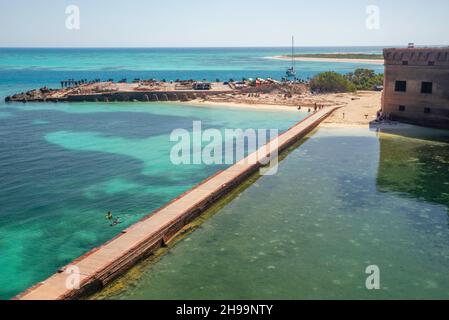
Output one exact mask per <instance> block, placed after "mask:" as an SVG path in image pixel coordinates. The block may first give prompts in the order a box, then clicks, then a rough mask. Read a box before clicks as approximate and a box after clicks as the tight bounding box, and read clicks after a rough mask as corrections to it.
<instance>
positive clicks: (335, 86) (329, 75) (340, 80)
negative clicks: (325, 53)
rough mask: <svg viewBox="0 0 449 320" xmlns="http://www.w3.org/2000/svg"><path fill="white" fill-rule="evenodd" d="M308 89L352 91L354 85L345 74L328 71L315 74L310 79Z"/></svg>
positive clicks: (354, 87) (354, 88)
mask: <svg viewBox="0 0 449 320" xmlns="http://www.w3.org/2000/svg"><path fill="white" fill-rule="evenodd" d="M310 89H311V90H312V91H316V92H323V93H325V92H354V91H356V86H355V85H354V84H353V83H352V82H351V81H349V80H348V78H347V76H345V75H342V74H339V73H337V72H333V71H329V72H323V73H320V74H318V75H316V76H315V77H314V78H313V79H312V80H310Z"/></svg>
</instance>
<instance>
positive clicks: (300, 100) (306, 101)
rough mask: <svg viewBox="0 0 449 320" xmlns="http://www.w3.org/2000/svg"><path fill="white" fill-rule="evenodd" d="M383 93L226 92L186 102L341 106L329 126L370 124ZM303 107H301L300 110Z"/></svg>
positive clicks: (295, 108)
mask: <svg viewBox="0 0 449 320" xmlns="http://www.w3.org/2000/svg"><path fill="white" fill-rule="evenodd" d="M381 96H382V93H381V92H375V91H359V92H356V93H334V94H319V95H312V94H310V93H305V94H301V95H293V96H292V97H291V98H289V99H285V98H283V97H282V95H276V94H265V95H261V96H260V97H251V98H249V97H247V96H246V95H222V96H217V97H210V98H208V99H196V100H192V101H189V102H183V103H186V104H189V105H196V106H212V107H213V106H219V107H232V108H250V109H257V110H275V111H282V112H309V111H310V112H313V110H314V107H315V104H316V105H318V106H325V107H331V106H339V107H340V108H339V109H338V110H336V111H334V113H333V114H332V115H331V116H330V117H329V118H328V119H327V120H325V121H324V122H323V123H322V124H321V125H322V126H327V127H369V124H370V122H372V121H374V120H375V119H376V115H377V112H378V111H379V110H380V109H381ZM299 107H301V109H300V110H299Z"/></svg>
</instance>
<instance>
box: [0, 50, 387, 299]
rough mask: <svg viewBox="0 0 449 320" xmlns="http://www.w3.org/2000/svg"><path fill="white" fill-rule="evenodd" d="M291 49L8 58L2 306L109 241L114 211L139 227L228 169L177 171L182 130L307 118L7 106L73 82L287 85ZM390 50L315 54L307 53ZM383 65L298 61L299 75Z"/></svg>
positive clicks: (0, 225)
mask: <svg viewBox="0 0 449 320" xmlns="http://www.w3.org/2000/svg"><path fill="white" fill-rule="evenodd" d="M289 52H290V49H289V48H234V49H233V48H228V49H223V48H215V49H207V48H206V49H6V48H0V205H1V209H0V252H1V256H0V298H1V299H5V298H10V297H12V296H13V295H14V294H16V293H18V292H20V291H22V290H24V289H26V288H27V287H28V286H30V285H32V284H34V283H35V282H37V281H40V280H42V279H44V278H45V277H46V276H48V275H50V274H52V273H53V272H54V271H55V270H56V269H57V268H58V267H60V266H62V265H64V264H65V263H67V262H69V261H71V260H72V259H73V258H76V257H77V256H79V255H80V254H82V253H84V252H86V251H87V250H89V249H91V248H92V247H93V246H96V245H98V244H101V243H102V242H104V241H106V240H109V239H110V238H111V237H112V236H114V235H116V234H117V232H118V231H117V230H115V229H111V228H109V226H108V225H107V224H105V221H104V212H105V211H107V210H113V211H114V212H115V213H117V214H119V215H120V216H121V217H122V218H123V220H124V221H125V222H124V224H123V225H121V227H125V225H129V224H131V223H132V222H134V221H136V220H137V219H139V218H140V217H142V216H143V215H145V214H147V213H149V212H151V211H152V210H153V209H155V208H157V207H158V206H160V205H162V204H164V203H166V202H167V201H169V200H170V199H172V198H174V197H175V196H177V195H179V194H180V193H181V192H183V191H185V190H186V189H188V188H189V187H191V186H192V185H194V184H195V183H197V182H199V181H201V180H202V179H204V178H206V177H208V176H209V175H211V174H213V173H214V172H215V171H216V170H218V169H220V167H188V168H180V167H177V168H173V167H172V166H170V164H169V163H168V162H167V161H166V159H167V158H166V156H167V153H168V150H169V147H170V145H169V144H168V134H169V133H170V132H171V130H172V129H173V128H179V127H181V128H190V126H191V125H192V121H193V120H203V122H204V124H205V125H206V127H214V128H218V129H221V128H224V127H231V128H248V127H255V128H279V129H286V128H288V127H289V126H290V125H292V124H293V123H295V122H296V121H298V120H299V119H300V118H301V117H303V115H301V114H300V113H297V114H296V115H295V116H293V117H292V115H291V114H288V113H279V114H277V113H270V112H254V111H243V110H234V111H232V110H231V111H229V110H225V109H220V108H214V109H208V108H195V107H180V106H177V105H163V106H161V105H158V104H151V105H148V104H141V103H137V104H124V103H115V104H109V105H105V104H101V103H97V104H95V103H82V104H75V105H72V104H57V105H53V104H31V105H22V104H8V105H7V104H5V103H4V97H6V96H8V95H11V94H14V93H17V92H21V91H26V90H30V89H35V88H40V87H43V86H49V87H59V86H60V81H61V80H63V79H68V78H74V79H88V80H91V79H95V78H101V79H109V78H113V79H115V80H119V79H122V78H128V80H132V79H134V78H158V79H163V78H165V79H167V80H175V79H176V78H182V79H186V78H194V79H203V78H205V79H209V80H215V79H216V78H219V79H222V80H227V79H229V78H234V79H239V78H241V77H247V78H248V77H256V76H259V77H268V76H271V77H274V78H281V77H282V76H284V72H285V69H286V68H287V67H288V66H289V63H290V62H288V61H287V62H286V61H277V60H272V59H267V57H270V56H274V55H279V54H285V53H289ZM326 52H330V53H332V52H365V53H379V52H381V48H378V47H377V48H376V47H362V48H306V49H299V50H298V53H326ZM357 67H370V68H373V69H375V70H376V71H379V72H381V71H382V67H381V66H379V65H366V64H353V63H344V64H337V63H317V62H304V63H298V68H299V69H300V72H299V76H300V77H302V78H307V77H309V76H312V75H314V74H316V73H318V72H321V71H327V70H331V69H332V70H335V71H338V72H342V73H345V72H350V71H353V70H354V69H355V68H357Z"/></svg>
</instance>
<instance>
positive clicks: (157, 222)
mask: <svg viewBox="0 0 449 320" xmlns="http://www.w3.org/2000/svg"><path fill="white" fill-rule="evenodd" d="M337 108H338V107H330V108H324V109H322V110H319V111H318V112H316V113H314V114H311V115H310V116H309V117H307V118H306V119H304V120H302V121H301V122H299V123H298V124H296V125H295V126H293V127H292V128H290V129H289V130H288V131H287V132H285V133H283V134H282V135H280V136H279V138H278V139H277V141H276V142H274V141H271V142H269V143H268V144H267V147H262V148H261V149H260V150H259V151H256V152H255V153H253V154H251V155H249V156H248V157H247V158H245V159H243V160H241V161H240V162H238V163H237V164H235V165H233V166H231V167H230V168H228V169H226V170H224V171H221V172H218V173H217V174H215V175H214V176H212V177H210V178H209V179H207V180H205V181H203V182H202V183H200V184H199V185H197V186H196V187H194V188H193V189H191V190H190V191H188V192H186V193H184V194H183V195H181V196H180V197H178V198H177V199H175V200H173V201H171V202H170V203H168V204H167V205H166V206H164V207H162V208H160V209H158V210H157V211H155V212H153V213H152V214H150V215H149V216H148V217H146V218H144V219H142V220H141V221H140V222H138V223H136V224H134V225H133V226H131V227H129V228H128V229H126V230H124V231H123V232H122V233H121V234H120V235H118V236H117V237H115V238H114V239H112V240H111V241H109V242H107V243H106V244H104V245H102V246H101V247H98V248H95V249H93V250H92V251H90V252H89V253H87V254H85V255H84V256H82V257H80V258H78V259H76V260H74V261H73V262H72V263H70V264H69V265H67V266H65V267H63V268H61V269H60V270H59V272H58V273H56V274H54V275H53V276H51V277H50V278H48V279H47V280H45V281H43V282H41V283H38V284H36V285H35V286H33V287H31V288H30V289H28V290H26V291H25V292H23V293H22V294H20V295H18V296H17V297H16V298H15V299H18V300H63V299H79V298H82V297H85V296H86V295H88V294H91V293H94V292H96V291H98V290H100V289H101V288H103V287H104V286H105V285H106V284H108V283H110V282H111V281H112V280H114V279H115V278H117V277H118V276H120V275H122V274H123V273H125V272H126V271H127V270H129V269H130V268H131V267H132V266H133V265H135V264H136V263H137V262H139V261H140V260H142V259H144V258H146V257H148V256H150V255H151V254H152V253H153V252H154V251H155V250H157V249H158V248H160V247H161V246H164V244H165V243H167V242H168V241H169V240H170V239H172V238H173V237H174V236H175V235H176V234H177V233H178V232H179V231H180V230H181V229H182V228H183V227H185V226H186V225H188V224H189V223H190V222H192V221H193V220H194V219H195V218H197V217H198V216H199V215H201V213H202V212H204V211H205V210H206V209H208V208H209V207H210V206H211V205H212V204H213V203H215V202H216V201H217V200H218V199H220V198H221V197H223V196H224V195H226V194H227V193H228V192H229V191H231V190H232V189H233V188H235V187H236V186H238V185H239V184H240V183H242V182H243V181H244V180H245V179H247V178H248V177H249V176H251V175H252V174H254V173H255V172H256V171H257V170H258V169H259V168H260V167H261V166H262V164H261V160H260V159H261V158H268V157H270V154H272V153H273V151H277V152H279V153H280V152H282V151H284V150H285V149H287V148H288V147H290V146H292V145H293V144H294V143H295V142H297V141H298V140H299V139H301V138H303V137H304V136H305V135H307V134H308V133H309V132H310V131H312V130H313V129H314V128H316V127H317V126H318V125H319V124H320V123H321V122H322V121H323V120H324V119H326V118H327V117H328V116H329V115H330V114H331V113H332V112H333V111H334V110H335V109H337ZM261 155H262V157H261ZM256 158H257V159H259V160H258V161H252V159H256ZM70 270H72V271H74V270H75V273H76V270H79V279H80V286H79V288H71V286H68V285H67V284H70V283H71V282H70V279H73V277H74V274H71V273H69V271H70ZM75 275H78V274H77V273H76V274H75Z"/></svg>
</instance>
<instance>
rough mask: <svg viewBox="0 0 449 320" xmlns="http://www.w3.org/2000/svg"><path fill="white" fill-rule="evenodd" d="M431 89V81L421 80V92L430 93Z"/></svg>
mask: <svg viewBox="0 0 449 320" xmlns="http://www.w3.org/2000/svg"><path fill="white" fill-rule="evenodd" d="M432 91H433V83H432V82H423V83H422V84H421V93H428V94H430V93H432Z"/></svg>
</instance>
